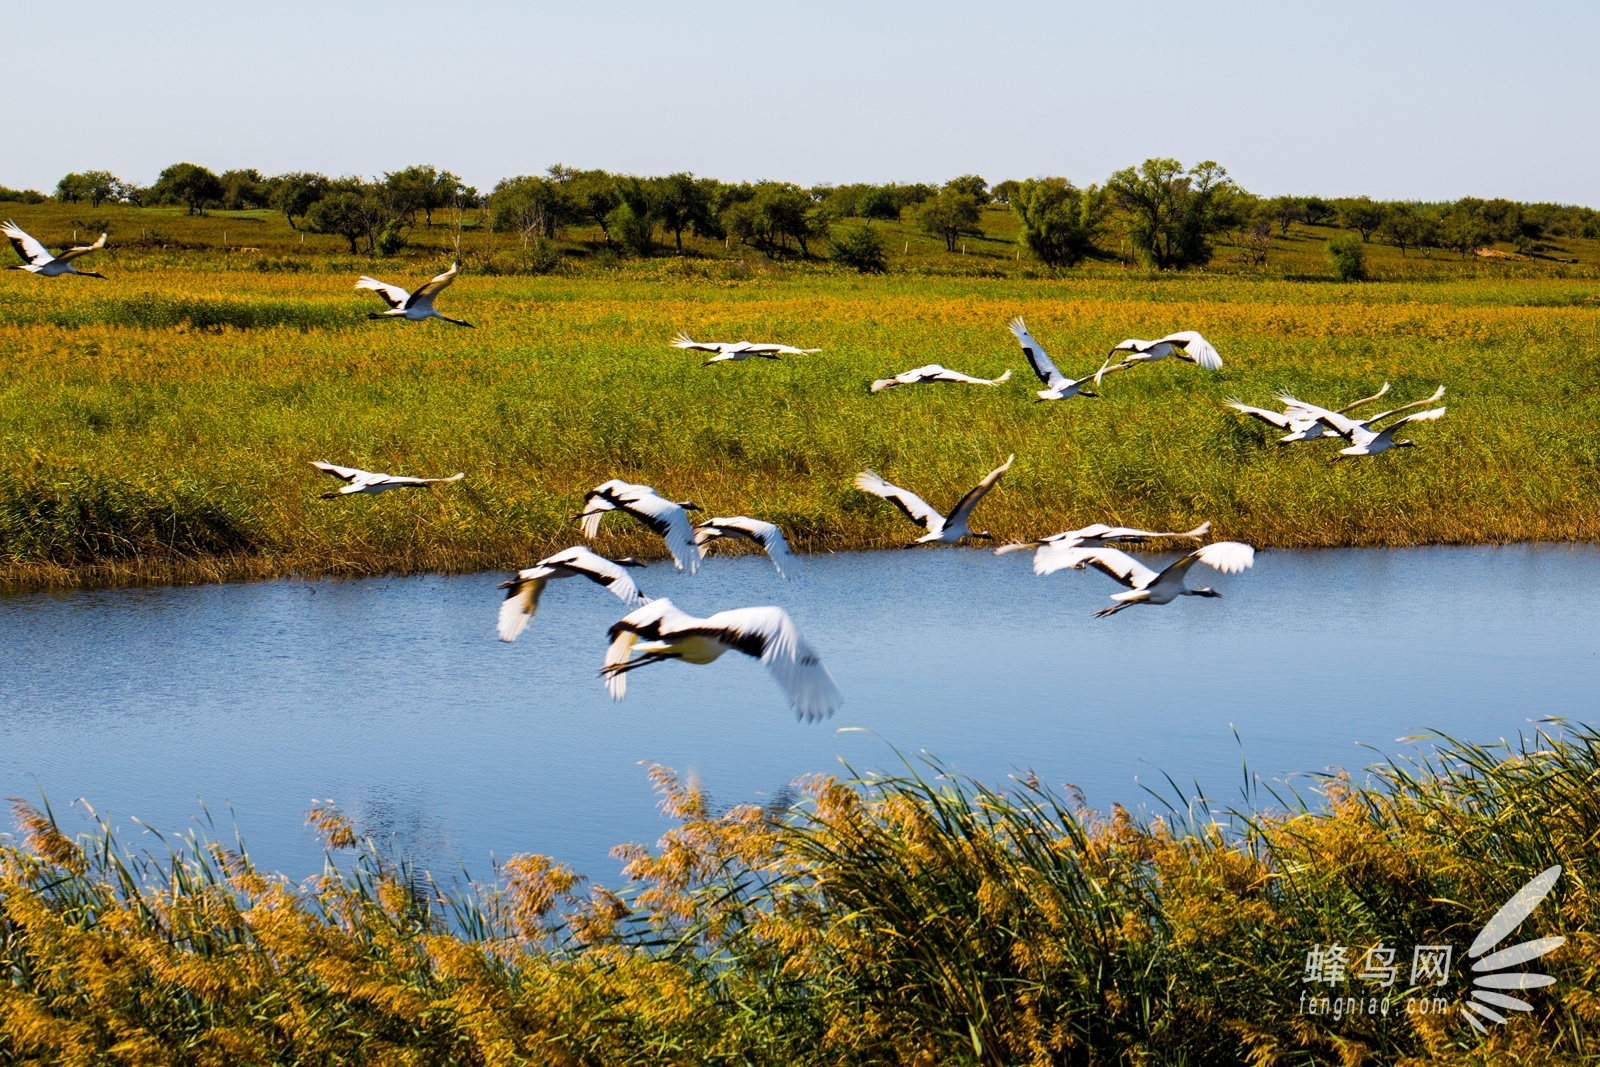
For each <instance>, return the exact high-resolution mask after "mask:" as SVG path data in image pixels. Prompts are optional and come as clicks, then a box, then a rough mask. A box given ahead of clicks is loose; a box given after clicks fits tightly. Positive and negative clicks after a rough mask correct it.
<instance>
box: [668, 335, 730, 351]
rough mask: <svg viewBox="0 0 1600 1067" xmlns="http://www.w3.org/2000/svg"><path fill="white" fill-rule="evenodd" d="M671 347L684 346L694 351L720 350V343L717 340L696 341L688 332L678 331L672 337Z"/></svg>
mask: <svg viewBox="0 0 1600 1067" xmlns="http://www.w3.org/2000/svg"><path fill="white" fill-rule="evenodd" d="M672 347H673V348H684V349H688V350H690V351H694V352H721V351H722V345H721V343H720V342H717V341H696V340H694V339H693V338H692V337H690V336H689V335H688V334H686V333H683V332H679V334H678V335H677V336H676V337H674V338H673V339H672Z"/></svg>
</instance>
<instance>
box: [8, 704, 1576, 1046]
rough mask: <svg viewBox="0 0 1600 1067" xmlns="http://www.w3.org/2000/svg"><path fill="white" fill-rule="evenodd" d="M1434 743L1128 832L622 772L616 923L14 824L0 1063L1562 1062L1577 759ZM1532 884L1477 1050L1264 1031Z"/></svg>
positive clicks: (1458, 1033)
mask: <svg viewBox="0 0 1600 1067" xmlns="http://www.w3.org/2000/svg"><path fill="white" fill-rule="evenodd" d="M1435 741H1436V743H1437V745H1436V748H1435V749H1434V750H1433V751H1432V753H1431V754H1430V755H1427V756H1425V757H1422V758H1419V759H1416V760H1414V761H1406V760H1394V761H1390V762H1387V763H1383V764H1379V765H1377V766H1375V767H1372V768H1369V769H1368V772H1367V776H1366V777H1365V779H1364V780H1363V781H1360V782H1357V781H1356V780H1353V779H1351V778H1348V777H1346V776H1344V775H1341V774H1334V775H1327V776H1319V777H1318V778H1315V779H1313V780H1312V781H1311V783H1310V788H1309V789H1303V790H1302V793H1304V794H1306V795H1305V796H1300V795H1296V794H1294V793H1292V792H1290V791H1288V790H1287V789H1283V788H1281V787H1280V792H1279V793H1278V794H1274V793H1272V792H1271V791H1269V790H1266V789H1264V788H1261V787H1259V786H1257V787H1255V789H1254V793H1255V800H1256V803H1255V804H1253V805H1252V806H1251V807H1250V808H1249V809H1248V810H1244V811H1241V812H1226V813H1224V812H1213V811H1212V810H1211V809H1210V808H1209V807H1208V806H1207V804H1206V803H1205V801H1204V798H1203V797H1176V798H1174V799H1176V800H1177V801H1178V803H1177V805H1176V806H1174V807H1173V808H1172V809H1171V810H1168V811H1167V812H1166V813H1165V814H1163V815H1160V816H1158V817H1154V818H1144V817H1135V816H1132V815H1130V814H1129V813H1127V812H1125V811H1123V810H1121V809H1114V810H1113V811H1112V813H1111V814H1110V815H1109V816H1103V815H1100V814H1097V813H1095V812H1093V811H1090V810H1088V809H1087V808H1086V807H1085V806H1084V804H1083V801H1082V798H1081V797H1078V796H1077V795H1076V794H1075V793H1074V792H1073V791H1072V790H1071V789H1070V787H1067V788H1065V789H1052V788H1050V787H1048V786H1046V785H1044V784H1042V783H1039V782H1037V781H1033V780H1031V779H1024V780H1017V781H1013V782H1012V783H1011V784H1010V786H1009V787H1007V788H1004V789H995V788H990V787H986V786H984V785H981V784H979V783H977V782H974V781H971V780H969V779H966V778H963V777H960V776H958V775H953V774H950V773H948V772H946V771H945V770H944V769H943V768H942V767H940V766H939V765H938V764H937V763H935V762H932V761H927V762H923V763H919V764H914V765H907V766H906V767H905V769H904V770H902V771H901V772H899V773H895V774H888V775H874V776H871V777H869V778H866V779H861V780H844V781H841V780H835V779H832V778H822V777H818V778H813V779H809V780H806V781H803V782H801V783H798V790H797V793H796V798H795V799H794V800H793V802H792V803H790V804H788V806H784V805H778V806H776V807H769V808H756V807H750V806H739V807H734V808H731V809H727V810H722V811H719V810H716V809H714V808H713V807H712V805H711V804H710V802H709V800H708V798H707V797H706V795H705V793H704V792H703V791H702V790H701V789H700V788H699V786H698V785H696V784H694V783H692V782H686V781H684V780H683V779H680V778H679V777H678V776H676V775H675V774H673V773H672V772H670V771H667V770H665V769H663V768H656V769H654V770H653V772H652V775H653V777H654V778H655V781H656V784H657V786H658V788H659V790H660V793H661V798H662V807H663V811H664V812H665V813H666V814H667V815H669V816H670V817H672V818H673V819H674V821H675V825H674V826H673V828H672V829H670V830H669V831H668V832H667V833H666V834H665V835H664V836H663V838H662V839H661V840H660V841H659V842H658V843H657V844H656V846H655V847H654V848H647V847H644V846H640V845H629V846H624V847H622V848H619V849H618V850H617V853H616V854H617V855H618V856H619V857H620V858H622V859H623V860H625V861H626V868H625V877H626V882H625V884H623V885H620V886H618V887H615V888H605V887H601V886H597V885H592V884H589V883H586V882H585V880H584V879H583V878H582V877H580V876H579V875H578V874H577V873H576V872H574V871H572V870H570V869H568V868H566V867H564V866H562V865H560V864H557V863H553V862H552V861H550V860H549V859H547V858H544V857H540V856H535V855H524V856H518V857H515V858H513V859H511V860H510V861H508V862H507V863H506V864H505V865H504V866H503V867H502V868H501V869H500V870H499V871H498V872H497V877H496V878H495V879H494V880H492V881H490V882H484V883H477V884H468V883H463V882H461V881H459V880H456V881H453V882H448V883H439V882H435V881H434V880H433V879H432V878H431V877H430V876H429V875H428V874H427V872H424V871H420V870H417V869H415V868H413V867H411V866H410V865H408V864H407V863H405V862H404V861H403V860H397V859H395V858H393V857H388V856H385V855H383V854H381V853H379V852H378V851H376V850H375V849H374V847H373V846H372V845H371V844H370V843H362V842H361V841H360V840H359V839H358V835H357V834H356V833H355V831H354V829H353V828H352V827H351V826H350V824H349V823H348V822H346V821H345V820H344V818H343V816H342V815H341V814H340V813H339V812H337V811H336V810H334V809H331V808H326V807H323V808H318V809H316V810H314V811H313V812H311V813H308V814H309V821H310V822H311V824H312V825H314V826H315V827H316V828H317V830H318V832H319V833H320V834H321V835H322V837H323V840H324V841H325V842H326V844H327V846H328V848H329V854H330V857H331V858H330V861H329V865H328V867H327V868H326V870H325V871H324V873H323V874H322V875H321V876H319V877H317V878H313V879H311V880H309V881H307V882H306V883H304V884H301V885H298V886H296V885H292V884H290V883H289V882H288V881H287V880H285V879H283V878H282V877H279V876H275V875H272V874H270V873H268V872H263V871H260V870H258V869H257V868H255V867H254V865H253V864H251V862H250V860H249V858H248V856H247V855H246V853H245V852H244V850H243V846H242V845H240V844H238V843H237V842H234V843H231V844H230V843H212V842H209V841H208V840H205V839H202V838H200V837H197V836H193V835H191V836H189V837H185V838H177V839H167V840H165V841H164V842H163V844H162V845H160V846H157V849H156V850H155V851H154V852H149V851H146V852H135V851H132V850H129V849H127V848H125V847H124V846H122V845H120V844H119V843H118V842H117V841H116V840H115V838H114V836H113V835H112V834H111V833H110V831H109V830H106V829H105V828H104V827H102V828H101V829H100V830H99V831H98V832H96V833H93V834H90V835H87V836H84V837H80V838H77V839H70V838H69V837H68V836H67V835H66V834H65V833H64V832H63V831H62V830H61V828H60V827H59V826H58V825H57V823H56V821H55V819H54V817H53V816H52V815H51V814H50V812H49V810H48V808H41V807H34V806H31V805H27V804H22V803H20V802H18V803H17V805H16V813H17V818H18V829H19V834H18V836H17V837H16V839H14V840H11V841H0V1064H8V1065H9V1064H57V1063H61V1064H80V1063H81V1064H88V1063H118V1064H123V1063H127V1064H185V1065H187V1064H195V1065H210V1064H217V1065H221V1064H238V1063H252V1064H280V1063H281V1064H306V1063H328V1064H332V1063H370V1064H406V1065H411V1064H459V1063H466V1064H519V1063H533V1062H537V1063H553V1064H574V1065H576V1064H585V1065H611V1064H656V1063H663V1062H670V1063H677V1064H729V1063H737V1064H760V1065H765V1064H771V1065H774V1067H777V1065H801V1067H804V1065H812V1064H816V1065H823V1064H829V1065H833V1064H907V1065H926V1064H973V1065H978V1064H983V1065H1000V1064H1027V1065H1038V1067H1046V1065H1060V1064H1086V1065H1090V1064H1130V1063H1176V1064H1181V1063H1195V1064H1250V1065H1253V1067H1255V1065H1267V1064H1303V1065H1322V1064H1329V1065H1332V1064H1339V1065H1351V1064H1361V1063H1397V1064H1416V1065H1420V1064H1423V1063H1428V1064H1557V1063H1559V1064H1578V1063H1593V1062H1595V1061H1596V1059H1597V1058H1600V1054H1597V1049H1596V1042H1595V1037H1594V1034H1595V1025H1596V1024H1595V1020H1596V1005H1595V1001H1594V995H1593V993H1592V989H1593V988H1594V984H1595V979H1596V977H1597V972H1600V940H1597V939H1596V933H1595V921H1594V916H1595V910H1594V900H1593V898H1592V897H1591V896H1590V895H1589V894H1590V892H1591V890H1592V887H1593V886H1594V884H1595V879H1596V877H1597V876H1600V849H1597V847H1596V841H1597V840H1600V801H1597V800H1596V790H1595V788H1594V787H1595V782H1596V779H1597V777H1600V733H1596V732H1595V731H1594V730H1593V729H1591V728H1588V727H1570V728H1562V727H1557V728H1555V729H1554V730H1548V731H1547V732H1541V733H1538V734H1535V735H1533V736H1531V737H1526V738H1524V739H1522V740H1520V741H1518V742H1514V743H1512V744H1510V745H1503V746H1499V747H1489V748H1485V747H1479V746H1474V745H1470V744H1463V743H1459V742H1455V741H1451V740H1449V739H1443V738H1437V739H1435ZM1556 863H1559V864H1562V865H1563V867H1564V871H1563V874H1562V876H1561V879H1560V881H1559V883H1558V885H1557V887H1556V890H1555V892H1554V893H1553V894H1552V895H1551V896H1550V897H1549V899H1548V900H1547V901H1546V902H1545V903H1544V904H1542V905H1541V906H1540V907H1539V908H1538V909H1537V910H1536V911H1535V912H1534V914H1533V915H1532V916H1531V917H1530V918H1529V919H1527V920H1525V921H1524V922H1523V923H1522V925H1521V926H1520V927H1519V929H1518V930H1517V934H1516V936H1517V938H1518V939H1519V940H1528V939H1532V938H1535V937H1549V936H1557V935H1559V936H1563V937H1566V938H1567V942H1566V944H1565V945H1564V946H1563V947H1562V948H1560V949H1559V950H1557V951H1556V952H1555V953H1554V954H1552V955H1549V956H1547V957H1545V958H1544V959H1543V960H1541V961H1540V968H1541V969H1543V970H1546V971H1548V972H1549V973H1550V974H1552V975H1554V976H1555V977H1556V979H1557V984H1556V985H1554V986H1552V987H1549V988H1546V989H1540V990H1534V991H1532V992H1531V993H1530V994H1526V995H1527V996H1528V997H1529V999H1530V1000H1531V1001H1533V1002H1534V1008H1533V1010H1532V1011H1531V1012H1529V1013H1527V1014H1516V1013H1514V1014H1515V1017H1514V1018H1513V1019H1512V1021H1511V1022H1510V1024H1509V1025H1506V1026H1503V1027H1496V1028H1493V1029H1492V1030H1491V1032H1490V1033H1489V1034H1488V1035H1487V1036H1486V1037H1483V1038H1480V1037H1478V1036H1477V1035H1476V1034H1475V1033H1474V1031H1472V1030H1471V1028H1470V1027H1468V1026H1467V1024H1466V1023H1465V1022H1463V1021H1462V1020H1461V1019H1460V1018H1459V1015H1458V1014H1457V1009H1458V1008H1459V1005H1460V1002H1461V1000H1462V997H1463V995H1464V990H1465V989H1466V988H1467V985H1468V981H1467V978H1464V977H1462V976H1461V971H1460V968H1462V967H1464V964H1463V963H1462V961H1461V960H1459V959H1458V960H1457V967H1458V970H1456V971H1453V972H1452V975H1453V981H1452V982H1451V983H1450V984H1449V985H1448V986H1447V987H1444V988H1443V989H1439V988H1434V987H1429V988H1427V989H1425V990H1421V991H1413V990H1408V989H1406V988H1405V987H1404V983H1405V979H1404V978H1402V979H1401V980H1400V983H1399V984H1397V985H1396V986H1395V987H1394V988H1393V989H1392V990H1391V991H1390V995H1391V996H1392V997H1394V998H1395V1000H1396V1002H1397V1005H1398V1003H1399V1002H1401V1001H1403V999H1404V998H1405V997H1406V996H1407V995H1409V993H1411V992H1421V993H1426V994H1427V995H1428V996H1429V997H1430V998H1432V997H1436V996H1437V997H1443V998H1445V999H1446V1000H1447V1001H1448V1011H1447V1012H1446V1013H1443V1014H1433V1013H1429V1014H1413V1013H1408V1012H1406V1011H1404V1010H1402V1009H1401V1008H1400V1007H1398V1006H1397V1007H1395V1008H1394V1009H1393V1010H1392V1011H1391V1013H1390V1014H1388V1015H1387V1016H1380V1017H1369V1016H1346V1017H1344V1018H1342V1019H1339V1020H1335V1019H1333V1018H1330V1017H1328V1016H1316V1015H1303V1014H1300V1012H1299V1010H1298V1003H1299V997H1300V993H1301V991H1302V990H1303V989H1304V988H1305V987H1304V985H1303V983H1302V981H1301V979H1302V977H1303V973H1304V971H1303V965H1304V960H1305V953H1306V952H1307V951H1308V949H1309V948H1310V947H1311V946H1313V945H1320V944H1327V943H1339V944H1344V945H1347V946H1371V945H1375V944H1379V943H1382V944H1386V945H1390V946H1395V945H1401V946H1406V945H1411V944H1441V943H1446V944H1454V945H1456V946H1458V947H1459V946H1463V945H1465V944H1466V943H1467V942H1468V941H1470V940H1471V939H1472V937H1473V936H1474V935H1475V933H1476V931H1477V930H1478V929H1479V928H1481V927H1482V925H1483V924H1484V923H1485V922H1486V921H1487V918H1488V917H1489V916H1490V915H1492V914H1493V913H1494V912H1495V911H1496V910H1497V909H1498V907H1499V906H1500V904H1501V903H1503V902H1504V901H1505V900H1507V899H1508V898H1509V897H1510V896H1511V894H1512V893H1514V892H1515V891H1516V890H1517V889H1518V888H1520V887H1521V886H1522V885H1523V884H1525V883H1526V882H1527V881H1528V880H1529V879H1530V878H1531V877H1532V876H1533V875H1534V874H1536V873H1538V872H1539V871H1541V870H1544V869H1545V868H1547V867H1549V866H1551V865H1552V864H1556ZM1357 951H1358V952H1359V950H1357ZM1326 992H1331V993H1334V994H1335V995H1338V994H1345V995H1352V996H1353V995H1358V994H1363V995H1364V993H1363V987H1360V986H1359V984H1358V983H1349V985H1348V987H1347V988H1338V989H1329V990H1326Z"/></svg>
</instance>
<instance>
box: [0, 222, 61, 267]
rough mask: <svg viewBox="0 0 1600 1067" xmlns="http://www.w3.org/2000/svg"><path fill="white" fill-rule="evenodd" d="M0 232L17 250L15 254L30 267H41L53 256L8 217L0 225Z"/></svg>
mask: <svg viewBox="0 0 1600 1067" xmlns="http://www.w3.org/2000/svg"><path fill="white" fill-rule="evenodd" d="M0 233H3V234H5V235H6V240H8V241H10V242H11V247H12V248H15V249H16V250H17V255H19V256H21V257H22V259H23V261H24V262H25V263H27V264H28V265H29V266H31V267H42V266H44V265H45V264H46V263H49V262H50V261H51V260H52V259H54V258H55V257H54V256H52V255H51V254H50V250H49V249H48V248H46V247H45V246H44V245H42V244H40V243H39V240H38V239H37V238H36V237H34V236H33V235H32V234H30V233H28V231H26V230H24V229H23V228H22V227H21V226H18V225H17V224H16V223H15V222H13V221H12V220H10V219H7V220H6V224H5V225H4V226H0Z"/></svg>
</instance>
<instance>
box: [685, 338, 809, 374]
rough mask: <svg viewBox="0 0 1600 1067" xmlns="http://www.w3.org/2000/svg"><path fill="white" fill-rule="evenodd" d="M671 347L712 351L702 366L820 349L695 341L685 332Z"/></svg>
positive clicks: (759, 342)
mask: <svg viewBox="0 0 1600 1067" xmlns="http://www.w3.org/2000/svg"><path fill="white" fill-rule="evenodd" d="M672 347H673V348H682V349H686V350H688V351H691V352H710V353H712V356H711V358H710V359H708V360H706V361H705V362H704V363H702V364H701V366H702V367H706V366H710V365H711V364H713V363H726V362H728V361H730V360H731V361H735V362H737V361H738V360H742V359H749V358H750V357H751V356H760V357H761V358H762V359H777V358H778V357H779V356H811V355H815V354H816V353H818V352H821V351H822V349H820V348H796V347H794V346H793V345H780V344H775V343H773V342H770V341H696V340H694V339H693V338H692V337H690V336H689V335H688V334H686V333H680V334H678V336H676V337H674V338H673V339H672Z"/></svg>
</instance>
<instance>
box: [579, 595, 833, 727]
mask: <svg viewBox="0 0 1600 1067" xmlns="http://www.w3.org/2000/svg"><path fill="white" fill-rule="evenodd" d="M609 632H610V634H611V646H610V647H609V648H607V649H606V658H605V664H604V665H603V666H602V667H601V668H600V674H601V676H602V677H604V678H605V680H606V689H607V690H609V691H610V693H611V697H612V699H614V700H621V699H622V698H623V697H624V696H625V695H626V694H627V691H628V672H629V671H633V670H637V669H638V668H640V667H643V666H645V665H646V664H650V663H659V662H660V661H662V660H669V659H677V660H683V661H684V662H686V663H710V662H712V661H713V660H716V659H717V658H718V657H720V656H721V655H722V654H723V653H724V652H730V651H731V652H743V653H744V654H745V655H747V656H753V657H755V658H756V659H759V660H760V661H761V665H762V666H764V667H765V668H767V672H768V673H769V674H771V675H772V677H773V678H774V679H776V680H777V683H778V685H779V687H780V688H782V689H783V691H784V693H785V694H786V695H787V696H788V698H789V703H790V705H791V706H792V707H793V708H794V711H795V714H796V715H797V716H799V717H800V718H804V719H820V718H822V717H824V716H827V715H832V714H833V712H834V709H835V708H837V707H838V706H839V705H840V703H841V700H840V697H839V687H838V686H837V685H835V684H834V681H833V675H831V674H829V673H828V668H826V667H824V666H823V665H822V660H821V659H819V658H818V656H817V653H816V651H815V650H813V649H812V647H811V645H810V644H809V643H808V642H807V641H806V639H805V638H804V637H803V636H802V635H801V633H800V631H799V629H798V628H796V626H795V624H794V620H792V619H790V618H789V616H788V613H786V612H785V611H784V610H783V609H782V608H773V607H764V608H736V609H734V610H733V611H719V612H717V613H716V614H715V615H712V616H711V617H710V618H706V619H697V618H695V617H694V616H692V615H687V614H685V613H684V612H681V611H679V610H678V609H677V608H676V607H674V606H673V603H672V601H670V600H667V599H666V598H662V599H661V600H652V601H651V602H650V603H648V604H646V605H645V606H644V607H642V608H639V609H638V610H637V611H634V612H631V613H630V614H628V615H626V616H624V617H623V618H622V620H621V621H619V622H617V623H614V624H613V625H612V627H611V629H610V631H609ZM635 652H638V653H639V655H637V656H634V655H633V653H635Z"/></svg>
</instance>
